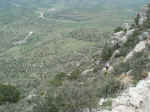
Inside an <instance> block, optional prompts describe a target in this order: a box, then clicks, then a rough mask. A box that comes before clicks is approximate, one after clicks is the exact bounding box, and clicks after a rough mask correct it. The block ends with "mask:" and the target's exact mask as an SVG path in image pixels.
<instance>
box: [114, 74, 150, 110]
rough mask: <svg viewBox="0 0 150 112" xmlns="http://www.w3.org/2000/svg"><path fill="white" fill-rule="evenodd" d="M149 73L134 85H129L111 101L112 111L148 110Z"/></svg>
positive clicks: (149, 106) (149, 96)
mask: <svg viewBox="0 0 150 112" xmlns="http://www.w3.org/2000/svg"><path fill="white" fill-rule="evenodd" d="M149 93H150V73H149V76H148V78H147V79H145V80H142V81H140V82H139V83H138V85H137V86H136V87H130V88H128V90H126V91H125V92H124V93H123V94H122V95H121V96H118V97H117V98H116V99H114V101H113V109H112V112H150V94H149Z"/></svg>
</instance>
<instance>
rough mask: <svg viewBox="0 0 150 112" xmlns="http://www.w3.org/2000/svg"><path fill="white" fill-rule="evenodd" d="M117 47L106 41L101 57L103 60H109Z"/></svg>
mask: <svg viewBox="0 0 150 112" xmlns="http://www.w3.org/2000/svg"><path fill="white" fill-rule="evenodd" d="M114 50H115V48H114V46H112V45H111V44H110V43H106V44H105V45H104V48H103V50H102V53H101V58H102V60H103V61H107V60H109V59H110V57H111V56H112V54H113V52H114Z"/></svg>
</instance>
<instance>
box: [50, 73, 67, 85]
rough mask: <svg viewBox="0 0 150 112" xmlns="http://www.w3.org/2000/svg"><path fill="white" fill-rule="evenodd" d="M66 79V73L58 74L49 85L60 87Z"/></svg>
mask: <svg viewBox="0 0 150 112" xmlns="http://www.w3.org/2000/svg"><path fill="white" fill-rule="evenodd" d="M66 77H67V76H66V73H64V72H60V73H58V74H57V75H56V76H55V77H54V79H53V80H52V81H51V82H50V83H51V84H52V85H55V86H61V85H62V83H63V81H64V79H65V78H66Z"/></svg>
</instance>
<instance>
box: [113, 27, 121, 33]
mask: <svg viewBox="0 0 150 112" xmlns="http://www.w3.org/2000/svg"><path fill="white" fill-rule="evenodd" d="M120 31H123V28H122V27H120V26H119V27H117V28H116V29H114V33H117V32H120Z"/></svg>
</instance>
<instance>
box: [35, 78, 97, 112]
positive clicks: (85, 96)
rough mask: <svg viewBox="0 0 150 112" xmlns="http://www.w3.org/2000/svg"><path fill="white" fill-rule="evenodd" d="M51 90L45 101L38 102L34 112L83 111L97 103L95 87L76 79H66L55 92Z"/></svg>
mask: <svg viewBox="0 0 150 112" xmlns="http://www.w3.org/2000/svg"><path fill="white" fill-rule="evenodd" d="M49 91H50V92H48V93H49V95H48V96H47V97H46V98H45V100H44V101H43V102H41V101H38V103H37V102H36V103H37V106H36V107H35V108H34V112H82V111H83V109H85V108H89V110H90V109H91V108H92V107H96V106H95V105H96V104H97V101H96V98H95V96H96V95H95V94H94V93H95V91H94V88H93V87H85V86H81V85H79V84H78V83H77V82H74V81H65V82H64V84H63V86H62V87H61V88H55V90H54V91H55V92H54V94H51V93H52V92H51V90H49Z"/></svg>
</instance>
